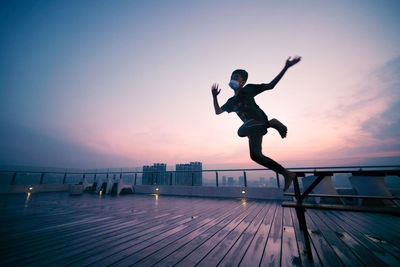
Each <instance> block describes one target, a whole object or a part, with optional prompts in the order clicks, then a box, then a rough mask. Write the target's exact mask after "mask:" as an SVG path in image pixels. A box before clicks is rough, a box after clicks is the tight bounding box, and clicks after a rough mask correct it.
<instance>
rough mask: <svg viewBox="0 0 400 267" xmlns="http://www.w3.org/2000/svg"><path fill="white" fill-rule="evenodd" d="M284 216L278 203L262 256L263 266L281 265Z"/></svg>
mask: <svg viewBox="0 0 400 267" xmlns="http://www.w3.org/2000/svg"><path fill="white" fill-rule="evenodd" d="M282 216H283V208H282V207H281V206H279V205H278V206H277V207H276V212H275V217H274V219H273V222H272V226H271V230H270V233H269V236H268V239H267V243H266V245H265V249H264V252H263V256H262V258H261V264H260V265H261V266H266V265H269V266H280V265H281V245H282Z"/></svg>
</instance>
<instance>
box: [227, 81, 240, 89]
mask: <svg viewBox="0 0 400 267" xmlns="http://www.w3.org/2000/svg"><path fill="white" fill-rule="evenodd" d="M229 86H230V87H231V88H232V89H233V90H237V89H238V88H239V82H238V81H236V80H231V81H230V82H229Z"/></svg>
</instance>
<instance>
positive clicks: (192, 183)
mask: <svg viewBox="0 0 400 267" xmlns="http://www.w3.org/2000/svg"><path fill="white" fill-rule="evenodd" d="M192 186H194V172H192Z"/></svg>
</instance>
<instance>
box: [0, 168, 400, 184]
mask: <svg viewBox="0 0 400 267" xmlns="http://www.w3.org/2000/svg"><path fill="white" fill-rule="evenodd" d="M288 169H289V170H292V171H296V173H298V174H299V175H300V174H306V173H313V174H316V173H319V174H321V173H325V175H327V174H328V173H353V174H362V173H367V172H369V171H374V172H375V173H376V172H377V171H380V172H382V173H386V172H388V173H389V172H390V173H394V174H395V175H397V174H398V172H399V171H400V165H378V166H330V167H298V168H288ZM268 170H270V169H267V168H253V169H250V168H243V169H208V170H172V171H161V172H160V171H122V170H121V171H107V172H91V171H88V172H86V171H82V172H74V171H73V172H68V171H67V170H65V171H29V170H0V173H5V172H11V173H13V177H12V179H11V183H10V184H11V185H14V184H15V180H16V176H17V174H18V173H30V174H40V182H39V184H43V180H44V176H45V175H46V174H62V175H64V178H63V184H64V183H65V181H66V177H67V175H82V176H83V177H82V180H84V179H85V177H86V175H94V176H95V177H94V178H96V176H97V175H99V174H105V175H107V178H108V177H109V175H112V176H113V177H114V180H115V177H116V174H119V177H120V179H121V177H122V175H124V174H125V175H126V174H131V175H134V176H135V179H134V180H135V183H134V184H135V185H136V180H137V175H138V174H140V173H141V174H151V180H150V182H151V184H153V185H154V184H157V182H158V179H157V178H158V177H154V176H157V175H155V174H159V175H161V174H162V173H165V174H170V175H169V179H167V180H168V181H169V182H168V185H172V174H173V173H175V174H177V173H191V180H190V181H189V183H188V184H189V185H195V182H194V180H195V176H194V174H195V173H209V172H215V186H216V187H218V186H219V182H218V172H243V186H244V187H247V174H246V172H251V171H268ZM270 171H271V170H270ZM385 175H386V174H385ZM303 176H304V175H303ZM155 178H156V181H155ZM276 181H277V187H278V188H280V182H279V175H278V173H276ZM175 184H176V183H175Z"/></svg>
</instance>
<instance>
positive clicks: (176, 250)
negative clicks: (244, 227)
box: [137, 203, 255, 266]
mask: <svg viewBox="0 0 400 267" xmlns="http://www.w3.org/2000/svg"><path fill="white" fill-rule="evenodd" d="M254 205H255V204H254V203H252V204H250V205H248V206H247V208H248V209H252V206H254ZM216 208H217V209H218V207H216ZM225 208H226V207H224V210H225ZM228 211H229V212H228V213H227V214H226V215H225V214H224V215H223V216H221V217H219V218H217V219H216V220H215V221H213V222H211V223H210V224H207V225H205V226H202V227H200V228H198V229H197V230H195V231H194V232H192V233H190V234H189V235H186V236H184V237H182V238H180V239H178V240H176V241H175V242H173V243H172V244H170V245H168V246H165V247H164V248H162V249H159V250H157V251H154V252H153V253H152V254H150V255H148V256H147V257H146V258H144V259H143V260H141V261H139V262H137V263H138V264H139V265H141V266H152V265H154V264H156V263H158V262H163V263H165V262H167V261H170V262H176V261H177V260H178V259H180V258H181V257H184V255H183V254H184V252H185V249H183V248H184V247H185V246H187V247H188V246H190V247H191V248H192V249H194V248H193V247H194V245H193V243H199V241H200V240H201V239H202V238H199V237H205V236H207V235H208V234H209V233H212V232H213V231H214V229H218V228H219V225H220V224H227V223H229V222H230V221H232V220H233V219H234V218H236V217H237V216H238V215H239V214H242V213H243V212H245V210H244V207H243V206H242V204H240V205H239V206H238V207H235V208H232V209H228ZM215 231H216V230H215ZM196 239H197V240H196ZM192 240H193V241H197V242H193V241H192ZM187 250H190V249H189V248H187ZM168 257H169V259H168Z"/></svg>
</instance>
